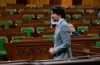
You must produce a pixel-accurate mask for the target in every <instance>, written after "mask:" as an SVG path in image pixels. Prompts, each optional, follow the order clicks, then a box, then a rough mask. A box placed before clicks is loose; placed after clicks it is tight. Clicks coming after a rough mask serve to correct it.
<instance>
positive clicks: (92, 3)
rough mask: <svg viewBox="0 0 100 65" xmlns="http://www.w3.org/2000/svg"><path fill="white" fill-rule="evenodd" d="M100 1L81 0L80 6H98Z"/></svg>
mask: <svg viewBox="0 0 100 65" xmlns="http://www.w3.org/2000/svg"><path fill="white" fill-rule="evenodd" d="M99 3H100V0H83V2H82V5H90V6H100V4H99Z"/></svg>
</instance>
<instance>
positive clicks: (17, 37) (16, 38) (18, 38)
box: [12, 36, 21, 41]
mask: <svg viewBox="0 0 100 65" xmlns="http://www.w3.org/2000/svg"><path fill="white" fill-rule="evenodd" d="M12 40H14V41H19V40H21V37H20V36H14V37H12Z"/></svg>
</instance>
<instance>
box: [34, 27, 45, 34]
mask: <svg viewBox="0 0 100 65" xmlns="http://www.w3.org/2000/svg"><path fill="white" fill-rule="evenodd" d="M36 30H37V32H38V33H40V32H45V27H37V28H36Z"/></svg>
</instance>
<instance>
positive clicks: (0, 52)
mask: <svg viewBox="0 0 100 65" xmlns="http://www.w3.org/2000/svg"><path fill="white" fill-rule="evenodd" d="M6 42H8V40H7V38H6V37H0V60H4V59H6V57H7V52H6V50H5V47H4V46H3V44H4V43H6Z"/></svg>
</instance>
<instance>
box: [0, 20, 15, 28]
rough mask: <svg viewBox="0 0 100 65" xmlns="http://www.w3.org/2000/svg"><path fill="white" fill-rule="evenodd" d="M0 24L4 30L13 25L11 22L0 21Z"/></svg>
mask: <svg viewBox="0 0 100 65" xmlns="http://www.w3.org/2000/svg"><path fill="white" fill-rule="evenodd" d="M0 24H2V25H4V29H8V28H9V25H11V24H13V23H12V21H0Z"/></svg>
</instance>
